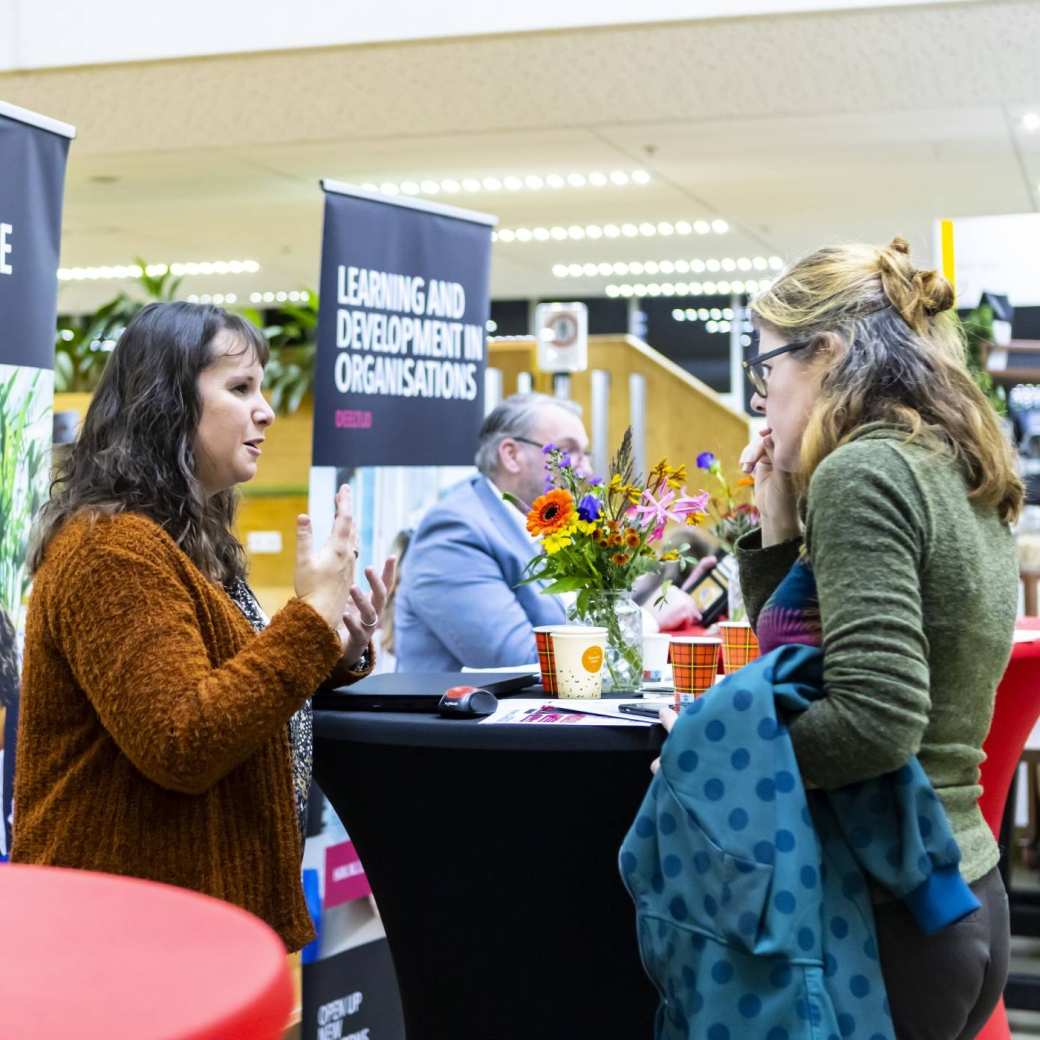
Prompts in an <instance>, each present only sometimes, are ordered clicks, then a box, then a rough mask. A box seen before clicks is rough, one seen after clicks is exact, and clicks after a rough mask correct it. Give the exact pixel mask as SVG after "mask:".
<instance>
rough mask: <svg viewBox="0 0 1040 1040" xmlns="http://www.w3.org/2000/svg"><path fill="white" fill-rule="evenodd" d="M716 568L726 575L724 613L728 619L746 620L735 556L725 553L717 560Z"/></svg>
mask: <svg viewBox="0 0 1040 1040" xmlns="http://www.w3.org/2000/svg"><path fill="white" fill-rule="evenodd" d="M718 570H720V571H721V572H722V573H723V574H724V575H725V576H726V589H727V599H728V601H729V602H728V606H727V610H726V614H727V616H728V618H729V620H730V621H746V620H747V608H746V607H745V606H744V594H743V592H741V589H740V567H738V566H737V558H736V556H734V555H732V554H731V553H727V554H726V555H725V556H723V557H722V559H721V560H719V562H718Z"/></svg>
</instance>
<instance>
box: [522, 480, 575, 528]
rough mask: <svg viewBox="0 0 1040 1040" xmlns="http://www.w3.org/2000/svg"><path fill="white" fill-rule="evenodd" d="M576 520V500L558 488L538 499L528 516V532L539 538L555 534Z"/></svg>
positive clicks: (567, 492)
mask: <svg viewBox="0 0 1040 1040" xmlns="http://www.w3.org/2000/svg"><path fill="white" fill-rule="evenodd" d="M574 519H575V509H574V499H573V498H572V497H571V493H570V492H569V491H566V490H564V489H563V488H556V489H555V490H553V491H550V492H549V493H548V494H546V495H542V496H540V497H539V498H536V499H535V500H534V502H533V503H532V504H531V512H529V513H528V514H527V530H528V531H529V532H530V533H531V534H532V535H534V537H535V538H538V537H540V536H543V535H551V534H555V533H556V532H557V531H559V530H561V529H562V528H564V527H566V526H567V525H568V524H570V523H572V522H573V521H574Z"/></svg>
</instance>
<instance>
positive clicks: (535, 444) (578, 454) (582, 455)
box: [511, 437, 589, 459]
mask: <svg viewBox="0 0 1040 1040" xmlns="http://www.w3.org/2000/svg"><path fill="white" fill-rule="evenodd" d="M511 439H512V440H514V441H519V442H520V443H521V444H530V445H531V447H532V448H540V449H541V450H542V451H544V450H545V445H544V444H543V443H542V442H541V441H533V440H531V438H530V437H513V438H511ZM558 447H559V448H560V450H561V451H565V452H567V454H568V455H570V456H571V457H572V458H576V459H587V458H589V453H588V452H587V451H582V449H581V448H568V447H567V445H566V444H560V445H558Z"/></svg>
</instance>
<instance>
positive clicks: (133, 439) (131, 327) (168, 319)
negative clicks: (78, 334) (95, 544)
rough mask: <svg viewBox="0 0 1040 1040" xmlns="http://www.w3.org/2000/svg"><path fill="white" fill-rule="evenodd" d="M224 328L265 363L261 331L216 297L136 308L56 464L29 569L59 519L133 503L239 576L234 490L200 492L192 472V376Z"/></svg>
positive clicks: (185, 546) (206, 567)
mask: <svg viewBox="0 0 1040 1040" xmlns="http://www.w3.org/2000/svg"><path fill="white" fill-rule="evenodd" d="M223 331H226V332H229V333H231V336H232V338H233V340H234V341H235V342H237V343H238V344H239V349H235V348H232V349H231V350H230V351H229V352H230V353H233V354H237V353H239V352H241V353H245V352H247V351H252V352H253V354H254V355H255V356H256V358H257V360H258V361H259V362H260V364H261V365H266V364H267V359H268V356H269V349H268V345H267V340H266V339H264V337H263V335H262V334H261V333H260V331H259V330H258V329H257V328H255V327H254V326H253V325H252V324H250V323H249V322H248V321H246V320H245V319H244V318H240V317H238V316H237V315H235V314H229V313H228V312H227V311H224V310H222V309H221V308H220V307H213V306H210V305H208V304H195V303H180V302H178V303H152V304H149V305H148V306H147V307H145V308H143V309H142V310H141V311H139V312H138V314H136V315H135V316H134V318H133V320H132V321H131V322H130V323H129V324H128V325H127V327H126V329H125V331H124V332H123V334H122V335H121V336H120V337H119V341H118V342H117V343H116V346H115V349H114V350H113V351H112V356H111V357H110V358H109V359H108V364H107V365H106V366H105V371H104V374H103V375H102V377H101V381H100V382H99V383H98V387H97V390H96V391H95V392H94V397H93V400H92V401H91V402H90V407H89V408H88V409H87V415H86V418H85V419H84V420H83V426H82V429H81V430H80V433H79V436H78V437H77V439H76V443H75V444H74V445H73V446H72V448H71V450H70V451H69V452H68V454H67V455H66V456H65V458H64V459H63V460H62V461H61V462H60V463H59V464H58V466H57V472H56V475H55V479H54V482H53V484H52V485H51V495H50V499H49V501H48V502H47V503H46V505H45V506H44V507H43V509H42V510H41V512H40V516H39V519H38V521H37V524H36V527H35V530H34V535H33V543H32V547H31V549H30V556H29V565H30V567H31V569H32V571H33V573H35V572H36V570H37V569H38V568H39V566H40V564H41V563H42V562H43V557H44V553H45V551H46V549H47V546H48V545H49V544H50V541H51V539H52V538H53V537H54V535H55V534H56V533H57V532H58V530H59V529H60V528H61V526H62V525H63V524H64V523H65V521H66V520H68V519H70V518H71V517H73V516H79V515H87V516H90V517H91V518H93V519H96V518H98V517H103V516H113V515H114V514H116V513H124V512H126V513H131V512H132V513H142V514H143V515H145V516H147V517H149V518H150V519H152V520H154V521H155V522H156V523H157V524H159V526H160V527H162V528H163V529H164V530H165V531H166V532H167V533H168V534H169V535H170V537H172V538H173V540H174V541H175V542H176V543H177V544H178V545H179V546H180V547H181V549H182V550H183V551H184V552H185V553H186V554H187V555H188V556H189V557H190V558H191V560H192V562H193V563H194V564H195V565H196V566H197V567H198V568H199V569H200V570H201V571H202V572H203V573H204V574H206V575H207V576H208V577H210V578H211V579H213V580H214V581H218V582H225V581H229V580H231V579H233V578H236V577H244V576H245V553H244V552H243V550H242V546H241V545H240V544H239V542H238V539H237V538H235V536H234V534H233V533H232V530H231V528H232V523H233V521H234V517H235V508H236V505H237V502H238V498H237V494H236V492H235V491H234V489H229V490H227V491H222V492H220V493H219V494H216V495H206V493H205V492H204V491H203V488H202V485H201V484H200V483H199V480H198V477H197V476H196V475H195V453H194V448H193V444H194V440H195V431H196V429H197V428H198V424H199V418H200V416H201V412H202V405H201V402H200V400H199V392H198V379H199V374H200V373H201V372H202V370H203V369H205V368H206V367H208V366H209V365H210V364H211V363H212V362H213V361H214V359H215V357H216V354H215V352H214V340H215V338H216V336H217V335H218V334H219V333H220V332H223Z"/></svg>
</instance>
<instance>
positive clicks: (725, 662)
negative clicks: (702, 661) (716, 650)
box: [719, 621, 759, 675]
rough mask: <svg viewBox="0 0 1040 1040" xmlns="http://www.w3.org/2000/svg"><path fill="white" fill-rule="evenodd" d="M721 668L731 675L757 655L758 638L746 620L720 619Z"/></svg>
mask: <svg viewBox="0 0 1040 1040" xmlns="http://www.w3.org/2000/svg"><path fill="white" fill-rule="evenodd" d="M719 631H720V632H721V633H722V670H723V671H724V672H725V673H726V674H727V675H731V674H732V673H733V672H735V671H738V670H739V669H741V668H743V667H744V665H746V664H749V663H750V662H751V661H754V660H755V658H756V657H758V655H759V649H758V639H757V638H756V637H755V632H754V630H753V629H752V627H751V625H750V624H749V623H748V622H747V621H721V622H719Z"/></svg>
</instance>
